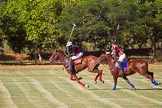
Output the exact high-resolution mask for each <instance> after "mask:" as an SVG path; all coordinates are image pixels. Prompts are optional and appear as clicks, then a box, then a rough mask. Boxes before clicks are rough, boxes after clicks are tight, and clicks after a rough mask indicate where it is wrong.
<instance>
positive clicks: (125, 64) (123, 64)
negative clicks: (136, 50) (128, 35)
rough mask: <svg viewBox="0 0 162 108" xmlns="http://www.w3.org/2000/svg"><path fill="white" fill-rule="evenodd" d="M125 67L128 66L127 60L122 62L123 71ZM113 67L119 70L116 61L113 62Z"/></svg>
mask: <svg viewBox="0 0 162 108" xmlns="http://www.w3.org/2000/svg"><path fill="white" fill-rule="evenodd" d="M127 67H128V62H125V61H124V62H122V69H123V71H126V70H127ZM115 68H116V69H117V70H119V65H118V63H117V62H116V63H115Z"/></svg>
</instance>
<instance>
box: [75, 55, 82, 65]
mask: <svg viewBox="0 0 162 108" xmlns="http://www.w3.org/2000/svg"><path fill="white" fill-rule="evenodd" d="M80 63H82V57H81V58H78V59H76V60H74V64H75V65H76V64H80Z"/></svg>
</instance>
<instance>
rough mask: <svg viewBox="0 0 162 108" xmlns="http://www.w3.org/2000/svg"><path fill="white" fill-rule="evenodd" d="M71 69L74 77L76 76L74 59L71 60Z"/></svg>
mask: <svg viewBox="0 0 162 108" xmlns="http://www.w3.org/2000/svg"><path fill="white" fill-rule="evenodd" d="M69 67H70V72H71V73H72V75H75V74H76V71H75V64H74V61H73V60H72V59H69Z"/></svg>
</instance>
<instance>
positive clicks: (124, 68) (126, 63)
mask: <svg viewBox="0 0 162 108" xmlns="http://www.w3.org/2000/svg"><path fill="white" fill-rule="evenodd" d="M127 65H128V62H122V68H123V70H124V71H125V70H127Z"/></svg>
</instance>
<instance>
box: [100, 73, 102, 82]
mask: <svg viewBox="0 0 162 108" xmlns="http://www.w3.org/2000/svg"><path fill="white" fill-rule="evenodd" d="M99 80H100V81H102V72H100V76H99Z"/></svg>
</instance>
